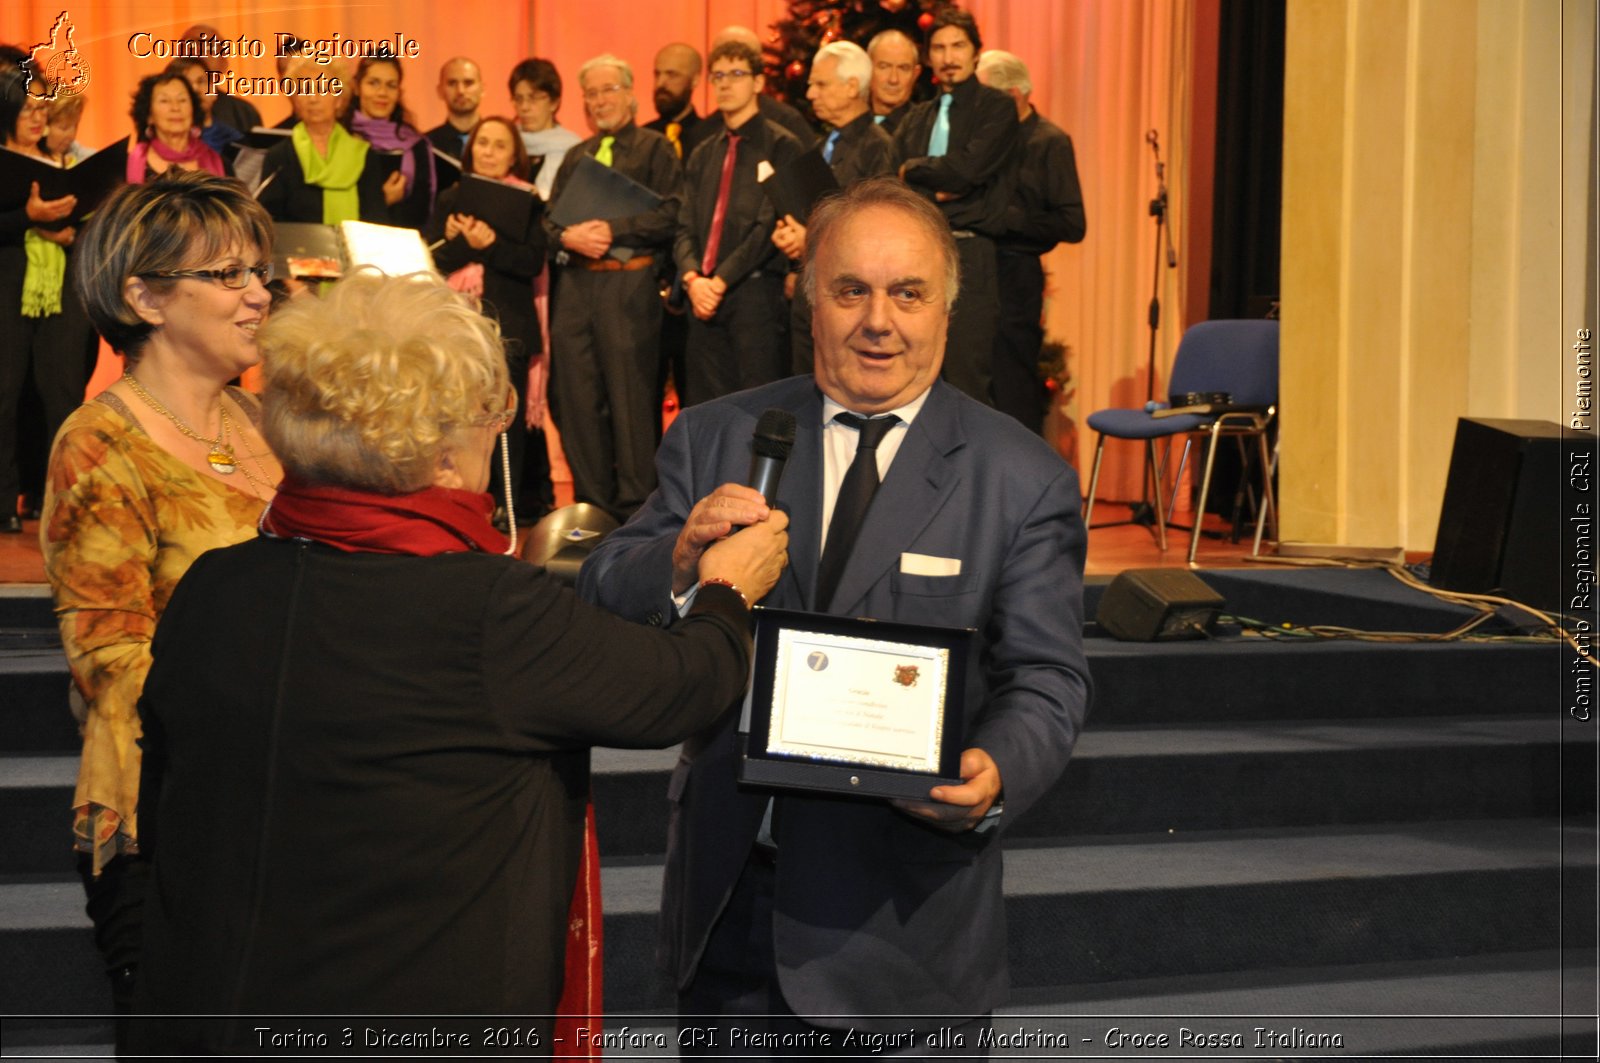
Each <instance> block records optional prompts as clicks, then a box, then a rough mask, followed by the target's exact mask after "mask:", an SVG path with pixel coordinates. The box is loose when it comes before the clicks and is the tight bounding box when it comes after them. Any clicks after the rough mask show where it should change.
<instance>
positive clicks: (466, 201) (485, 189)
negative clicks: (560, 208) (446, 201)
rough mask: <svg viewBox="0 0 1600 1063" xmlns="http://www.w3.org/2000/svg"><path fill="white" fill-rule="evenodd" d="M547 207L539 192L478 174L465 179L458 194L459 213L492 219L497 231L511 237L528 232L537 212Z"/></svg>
mask: <svg viewBox="0 0 1600 1063" xmlns="http://www.w3.org/2000/svg"><path fill="white" fill-rule="evenodd" d="M543 210H544V201H543V200H542V199H540V198H539V193H538V192H536V191H534V190H532V189H527V188H518V187H516V186H515V185H508V184H506V183H505V182H503V181H495V180H492V179H490V178H488V177H480V176H479V175H478V174H475V173H472V174H467V175H466V176H465V177H463V178H462V179H461V190H460V191H459V192H457V193H456V208H455V212H456V213H457V214H470V215H472V216H473V217H474V218H477V219H478V220H479V221H486V222H488V223H489V226H490V227H491V228H493V229H494V230H495V231H496V232H502V233H506V234H508V235H511V236H517V237H520V236H521V235H522V234H523V233H525V232H527V231H528V222H529V220H530V219H531V218H532V217H533V216H534V212H535V211H540V212H542V211H543Z"/></svg>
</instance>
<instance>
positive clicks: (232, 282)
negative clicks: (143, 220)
mask: <svg viewBox="0 0 1600 1063" xmlns="http://www.w3.org/2000/svg"><path fill="white" fill-rule="evenodd" d="M272 275H273V265H272V263H271V262H262V263H260V264H259V265H255V266H223V267H222V268H220V269H169V270H163V271H160V272H151V273H141V274H139V276H141V277H161V278H164V279H167V280H179V279H182V278H190V279H193V280H212V281H217V282H218V283H220V284H221V285H222V286H223V287H224V288H233V289H236V290H237V289H239V288H248V287H250V278H251V277H255V278H256V279H257V280H259V281H260V282H261V283H262V284H263V285H266V284H269V283H271V281H272Z"/></svg>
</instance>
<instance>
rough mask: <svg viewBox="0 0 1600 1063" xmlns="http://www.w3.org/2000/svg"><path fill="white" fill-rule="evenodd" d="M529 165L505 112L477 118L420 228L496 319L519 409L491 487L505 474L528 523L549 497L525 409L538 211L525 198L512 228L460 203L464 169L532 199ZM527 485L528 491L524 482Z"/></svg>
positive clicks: (500, 493) (545, 461) (541, 240)
mask: <svg viewBox="0 0 1600 1063" xmlns="http://www.w3.org/2000/svg"><path fill="white" fill-rule="evenodd" d="M528 171H529V163H528V153H527V151H526V150H525V149H524V148H523V145H522V138H521V137H519V136H518V135H517V130H516V127H515V126H514V125H513V124H512V122H511V119H509V118H496V117H489V118H484V119H481V120H480V121H479V122H478V124H477V126H476V127H474V128H473V130H472V135H471V136H469V137H468V138H467V150H466V157H465V158H464V159H463V160H462V172H463V175H464V176H463V179H462V182H461V183H460V184H458V185H453V186H452V187H450V188H447V189H445V190H444V191H443V192H442V193H440V195H439V209H438V210H437V211H436V212H435V213H434V217H433V220H432V221H430V222H429V223H428V228H427V231H426V233H425V234H424V235H425V238H426V239H427V240H428V242H429V243H430V244H432V245H434V251H433V261H434V264H435V265H436V266H438V267H439V270H440V272H442V273H444V274H445V276H446V278H447V283H448V284H449V285H450V287H452V288H454V289H455V290H456V291H458V292H463V293H465V294H467V295H470V296H471V297H473V298H475V299H479V300H481V301H482V303H483V306H484V312H485V313H488V314H490V315H492V316H493V317H494V318H495V320H497V321H499V322H500V334H501V337H502V338H503V339H504V340H505V350H506V364H507V366H508V367H509V369H510V371H511V383H512V385H513V386H514V387H515V388H516V391H517V408H518V409H519V410H520V411H523V416H519V417H517V418H516V419H515V420H514V421H513V422H512V424H511V427H510V429H509V431H507V433H506V436H507V440H508V442H509V447H508V449H509V451H510V461H509V463H508V467H509V477H507V475H506V473H505V471H504V470H502V471H501V472H500V473H499V474H497V475H496V477H495V479H496V480H497V481H499V484H500V486H499V487H498V488H497V489H496V492H495V494H496V498H497V500H498V499H499V498H501V497H504V496H505V495H506V494H507V489H506V480H507V479H509V481H510V488H509V494H510V495H511V496H512V499H513V501H512V504H510V505H509V506H508V508H509V509H511V510H512V511H514V514H515V516H516V518H517V519H519V520H521V521H523V522H524V523H528V524H532V523H534V522H535V521H537V520H538V519H539V518H540V517H542V516H543V515H544V514H545V513H546V512H547V511H548V510H549V509H550V507H551V506H552V505H553V504H554V501H555V494H554V489H553V488H552V486H551V484H550V458H549V456H548V454H547V453H546V452H545V445H544V433H543V432H542V431H541V432H535V433H530V432H529V431H528V429H529V427H530V424H529V421H530V420H532V419H530V418H529V417H527V416H526V413H527V411H528V410H529V408H530V403H529V399H530V395H529V390H530V389H529V386H528V384H529V374H528V366H529V363H530V362H531V361H532V360H533V359H534V358H536V357H538V356H539V355H540V354H542V353H543V351H544V337H543V336H542V335H541V333H540V331H539V320H538V317H537V316H536V314H535V311H534V301H533V300H534V289H533V281H534V278H535V277H537V276H538V275H539V271H540V270H541V269H542V268H543V267H544V257H545V235H544V227H543V226H542V225H541V224H540V222H539V219H540V214H541V212H540V211H539V210H537V209H534V207H535V206H536V202H530V204H529V209H528V213H527V217H526V219H525V220H524V223H523V224H522V225H521V227H520V229H519V231H516V232H511V231H509V229H508V227H507V226H506V225H505V223H502V224H501V226H500V227H496V226H495V225H493V224H491V223H490V221H488V220H486V219H483V218H478V217H475V216H473V215H472V214H470V213H465V212H463V211H461V210H460V209H459V205H460V202H461V199H462V196H463V195H464V194H465V189H468V188H470V187H471V186H472V185H471V182H470V181H468V180H467V179H466V178H467V177H469V176H477V177H481V178H484V179H485V180H489V181H498V182H500V183H502V184H505V185H508V186H510V187H512V188H515V189H517V190H518V191H521V192H525V193H527V195H528V197H529V199H530V200H532V199H533V197H534V196H536V195H538V193H537V191H536V190H535V189H534V186H533V185H532V184H530V183H529V182H528V178H529V172H528ZM535 379H536V381H538V382H540V383H541V384H542V381H543V374H542V373H540V374H537V375H536V377H535ZM532 400H533V403H534V404H536V406H537V407H539V408H541V409H542V407H543V406H544V401H545V396H544V391H543V387H542V386H541V387H540V388H539V390H538V393H537V394H534V395H532ZM530 462H531V464H532V468H529V469H528V472H529V474H530V477H531V478H532V479H533V480H534V481H535V483H534V484H532V485H529V484H528V482H527V480H528V478H525V477H524V475H523V471H524V468H525V467H527V466H528V465H529V463H530ZM530 486H531V487H532V490H529V489H528V488H529V487H530ZM507 519H510V517H509V516H508V517H507Z"/></svg>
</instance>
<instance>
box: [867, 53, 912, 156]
mask: <svg viewBox="0 0 1600 1063" xmlns="http://www.w3.org/2000/svg"><path fill="white" fill-rule="evenodd" d="M867 56H868V58H870V59H871V60H872V117H873V120H874V121H876V122H877V123H878V124H879V125H881V126H883V131H884V132H885V133H888V134H889V135H890V136H893V135H894V132H895V130H897V129H899V128H900V123H901V122H902V121H904V120H905V117H906V112H907V111H909V110H911V93H912V92H913V91H914V90H915V89H916V87H917V78H919V77H921V76H922V63H921V62H920V61H919V58H920V53H919V52H918V51H917V42H916V41H914V40H912V39H911V38H910V37H907V36H906V35H905V34H904V33H901V32H900V31H899V30H884V31H883V32H882V33H880V34H878V35H877V36H876V37H874V38H872V40H871V41H869V42H867Z"/></svg>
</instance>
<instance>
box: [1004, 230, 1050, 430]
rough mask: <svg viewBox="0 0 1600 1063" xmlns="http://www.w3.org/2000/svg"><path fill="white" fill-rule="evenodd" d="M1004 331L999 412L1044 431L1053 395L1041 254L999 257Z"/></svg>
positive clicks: (1007, 254)
mask: <svg viewBox="0 0 1600 1063" xmlns="http://www.w3.org/2000/svg"><path fill="white" fill-rule="evenodd" d="M996 265H997V267H998V270H997V274H998V278H999V291H1000V328H999V331H998V332H997V333H996V334H995V343H994V380H993V383H992V387H993V391H994V405H995V408H996V409H997V410H999V411H1001V412H1002V413H1009V414H1010V415H1011V416H1012V417H1015V418H1016V419H1017V420H1019V421H1021V422H1022V423H1023V424H1024V425H1026V426H1027V427H1028V429H1029V431H1032V432H1034V433H1038V432H1040V431H1042V430H1043V428H1044V414H1045V409H1046V405H1047V403H1048V401H1049V397H1050V393H1049V392H1048V391H1046V390H1045V386H1044V382H1043V381H1041V380H1040V379H1039V348H1040V347H1041V346H1043V345H1044V326H1043V325H1042V324H1040V318H1041V317H1042V316H1043V315H1044V266H1043V265H1041V264H1040V262H1039V256H1038V255H1029V254H1013V253H1011V252H1009V251H1001V252H999V253H998V254H997V256H996Z"/></svg>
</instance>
